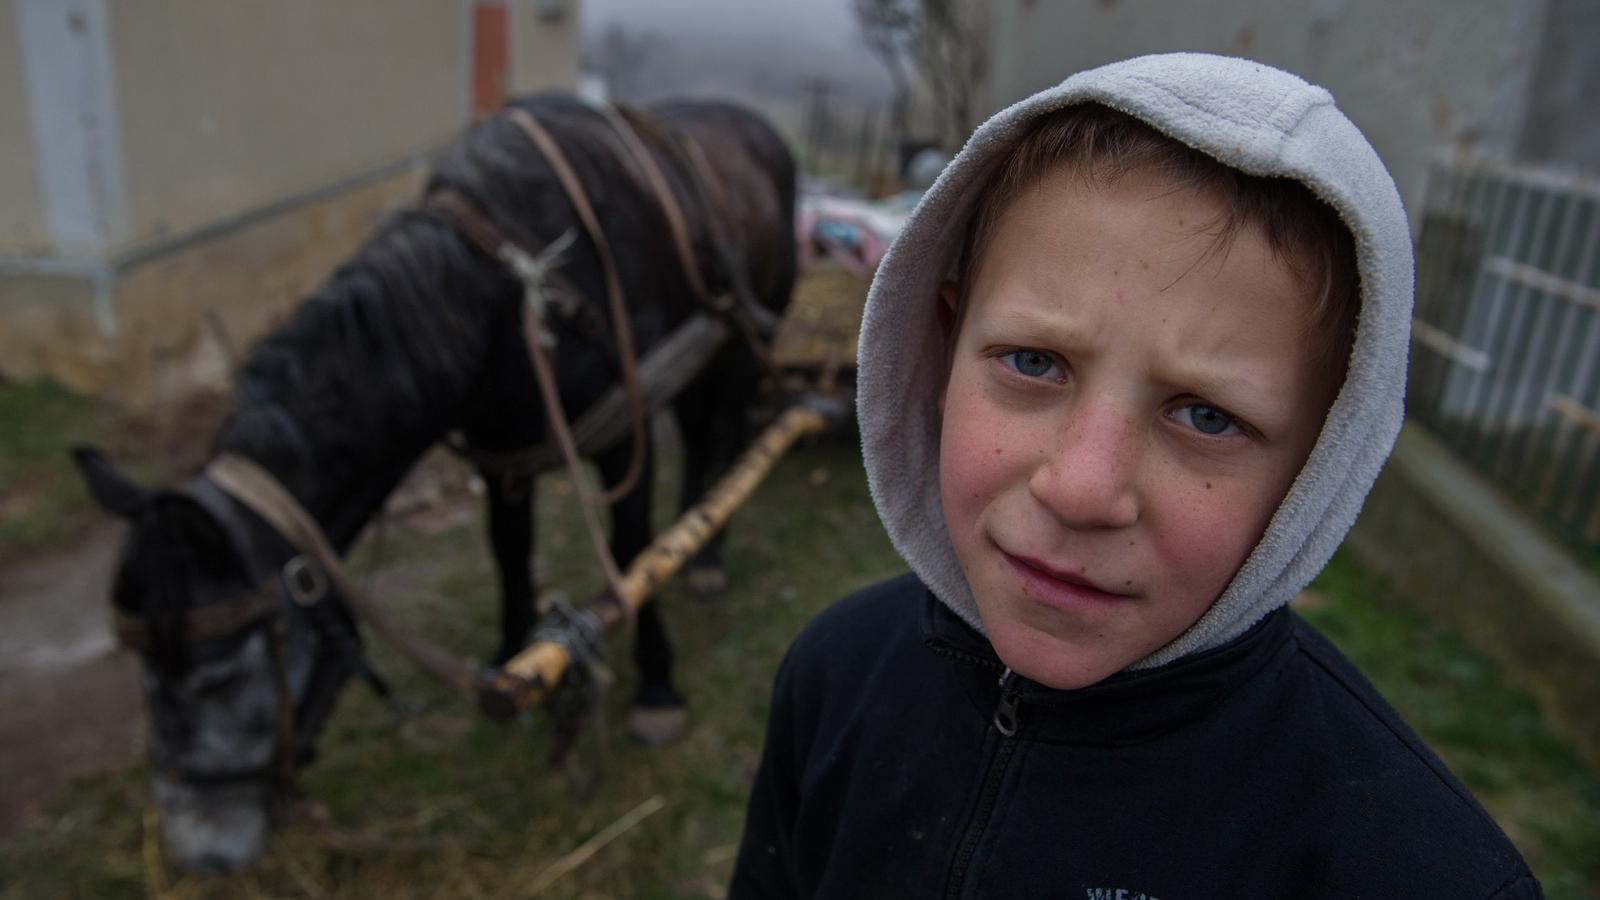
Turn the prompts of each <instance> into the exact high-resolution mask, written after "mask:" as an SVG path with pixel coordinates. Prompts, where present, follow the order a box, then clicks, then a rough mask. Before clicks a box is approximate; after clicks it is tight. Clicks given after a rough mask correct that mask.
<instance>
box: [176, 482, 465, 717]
mask: <svg viewBox="0 0 1600 900" xmlns="http://www.w3.org/2000/svg"><path fill="white" fill-rule="evenodd" d="M206 476H207V477H209V478H210V479H211V480H212V481H214V482H216V484H217V486H218V487H220V488H222V489H223V490H225V491H227V492H228V493H229V494H231V495H233V497H234V498H235V499H237V500H238V501H239V502H240V503H243V504H244V505H245V506H247V507H249V509H250V510H251V511H252V512H254V513H255V514H256V515H258V516H260V517H261V518H262V519H264V520H266V522H267V523H268V524H270V525H271V526H272V527H273V528H274V529H275V530H276V531H277V532H278V534H279V535H280V536H282V538H283V539H284V540H285V541H287V542H288V543H289V544H290V546H292V547H294V548H295V549H296V550H298V551H300V552H301V553H303V554H305V555H306V556H307V557H310V558H311V559H312V560H314V561H315V562H316V563H317V565H318V566H319V567H321V569H322V571H323V572H324V573H325V574H326V575H327V577H328V580H329V581H330V582H331V583H332V586H333V588H334V589H335V590H336V591H338V593H339V595H340V596H341V597H342V598H343V599H344V601H345V603H347V604H348V605H349V607H350V610H351V612H353V613H355V615H356V616H357V617H358V618H360V619H362V620H363V621H365V622H366V623H367V624H368V625H369V626H371V628H372V630H373V631H374V632H375V633H377V635H378V636H379V637H381V638H382V639H384V640H385V641H388V642H389V644H390V645H392V646H393V647H394V648H395V649H396V650H398V651H399V652H400V653H401V655H403V656H405V657H406V658H407V659H409V660H411V661H412V662H413V663H415V664H416V665H417V666H418V667H419V668H421V669H422V670H423V671H425V672H427V673H429V674H430V675H433V676H434V677H435V678H437V679H438V680H439V681H441V682H443V683H444V684H446V685H448V686H449V687H451V688H453V689H455V690H456V691H457V692H458V693H460V694H461V695H463V696H464V697H466V698H467V699H468V700H469V701H474V702H475V701H476V700H477V698H478V685H479V683H480V678H479V675H478V672H477V671H476V670H475V669H473V668H472V667H470V666H468V665H466V664H465V663H463V662H462V661H460V660H458V659H456V658H455V657H453V656H450V655H449V654H447V653H445V652H444V651H443V650H441V649H439V648H438V647H435V646H433V645H432V644H429V643H426V642H424V641H422V640H419V639H416V638H413V637H412V636H411V635H409V634H407V633H406V632H405V631H404V630H403V629H401V628H400V627H399V626H397V625H395V624H394V623H393V622H391V621H390V620H389V617H388V616H386V615H384V614H383V611H382V610H381V609H380V608H379V607H378V604H376V603H374V602H373V601H372V599H371V598H370V597H368V596H367V594H366V592H365V591H363V590H362V589H361V587H360V585H358V584H356V582H355V580H354V579H352V578H351V577H350V576H349V574H348V573H347V572H346V571H345V569H344V565H343V563H342V562H341V561H340V560H339V556H338V554H336V553H334V552H333V548H332V547H331V546H329V544H328V539H327V538H326V537H324V536H323V534H322V529H321V528H320V527H319V526H318V525H317V522H316V519H314V518H312V516H311V514H310V513H308V512H306V511H305V508H304V507H302V506H301V505H300V504H299V502H298V501H296V500H295V498H294V496H293V495H291V494H290V493H289V492H288V491H287V490H285V489H284V487H283V486H282V485H281V484H279V483H278V481H277V479H276V478H274V477H273V476H272V474H271V473H269V472H267V471H266V470H265V469H263V468H261V467H260V466H259V465H257V464H256V463H254V462H252V461H251V460H249V459H246V458H245V457H243V456H238V455H236V454H232V453H224V454H222V455H220V456H218V457H217V458H216V459H213V460H212V461H211V463H210V464H209V465H208V466H206Z"/></svg>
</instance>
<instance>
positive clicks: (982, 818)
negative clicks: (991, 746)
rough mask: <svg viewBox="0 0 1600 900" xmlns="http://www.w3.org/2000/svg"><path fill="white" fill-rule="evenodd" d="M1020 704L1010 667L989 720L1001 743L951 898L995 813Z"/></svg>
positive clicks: (948, 891)
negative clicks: (998, 700) (998, 734)
mask: <svg viewBox="0 0 1600 900" xmlns="http://www.w3.org/2000/svg"><path fill="white" fill-rule="evenodd" d="M1021 706H1022V696H1021V694H1020V693H1019V692H1018V691H1017V673H1015V672H1013V671H1011V669H1010V668H1009V667H1007V668H1006V670H1005V671H1004V672H1003V673H1001V675H1000V702H999V703H998V704H997V705H996V706H995V709H994V716H993V717H992V718H991V719H990V724H992V725H994V728H995V731H998V732H999V733H1000V746H999V747H997V748H996V749H995V753H994V756H993V757H992V758H991V760H990V762H989V771H988V773H987V774H986V775H985V776H984V781H983V791H982V793H980V794H979V796H978V811H977V813H976V814H975V815H974V816H973V819H972V824H971V825H970V826H968V827H967V835H966V837H965V838H964V839H963V840H962V842H961V849H960V851H959V852H957V854H956V859H955V862H954V863H953V864H952V865H951V867H950V882H949V884H948V885H947V886H946V888H945V892H944V895H945V897H947V898H949V900H958V898H960V896H961V889H962V887H963V886H964V884H965V882H966V880H967V867H968V866H969V865H971V863H972V856H973V854H974V853H976V852H977V851H978V841H979V839H981V838H982V837H983V833H984V831H986V830H987V829H988V827H989V819H990V818H992V817H993V816H994V808H995V806H996V801H997V800H998V799H999V796H1000V782H1001V780H1002V779H1003V778H1004V777H1005V774H1006V768H1007V767H1008V765H1009V764H1010V762H1011V754H1012V753H1014V752H1015V751H1016V749H1017V729H1018V727H1019V726H1020V725H1021V719H1020V716H1019V714H1020V708H1021Z"/></svg>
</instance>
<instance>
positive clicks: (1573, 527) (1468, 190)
mask: <svg viewBox="0 0 1600 900" xmlns="http://www.w3.org/2000/svg"><path fill="white" fill-rule="evenodd" d="M1428 184H1429V186H1428V197H1427V201H1426V205H1425V207H1424V210H1423V219H1422V229H1421V232H1420V238H1419V241H1418V247H1417V308H1416V318H1415V319H1414V320H1413V322H1412V355H1411V375H1410V386H1409V396H1408V400H1407V406H1408V409H1409V411H1410V414H1411V416H1412V417H1413V418H1414V419H1417V420H1420V421H1421V422H1422V423H1423V424H1424V425H1425V426H1426V427H1427V428H1428V429H1429V430H1430V431H1432V432H1433V433H1434V434H1436V435H1438V436H1439V437H1440V438H1442V439H1443V440H1444V441H1445V443H1446V444H1448V445H1449V446H1450V447H1451V448H1452V449H1453V450H1455V451H1456V453H1457V454H1458V455H1460V456H1461V457H1462V458H1464V459H1466V460H1467V461H1468V462H1469V463H1470V464H1472V465H1473V466H1474V467H1476V468H1477V469H1478V470H1479V471H1481V472H1482V473H1483V474H1485V475H1487V476H1488V477H1489V478H1490V479H1491V480H1493V481H1494V482H1495V483H1497V484H1499V485H1500V486H1501V488H1502V489H1504V490H1505V491H1506V492H1507V493H1508V494H1510V495H1511V496H1512V497H1513V498H1514V499H1515V500H1516V501H1518V502H1519V503H1521V504H1522V505H1523V506H1525V507H1526V508H1529V509H1531V510H1534V511H1536V512H1538V513H1540V514H1542V515H1544V516H1546V517H1548V518H1549V520H1550V521H1552V522H1554V523H1555V524H1556V525H1557V526H1558V527H1559V528H1561V529H1562V530H1563V531H1565V532H1567V533H1568V534H1569V535H1571V536H1573V537H1576V538H1578V539H1580V540H1582V541H1585V542H1587V543H1591V544H1600V412H1597V409H1600V264H1597V262H1596V257H1597V256H1600V181H1596V180H1595V179H1589V178H1583V177H1576V176H1569V175H1557V174H1552V173H1548V172H1542V171H1530V170H1524V169H1517V168H1512V167H1508V166H1505V165H1500V164H1491V163H1485V162H1471V163H1462V162H1440V163H1438V164H1436V165H1435V166H1434V168H1433V171H1432V173H1431V176H1430V178H1429V182H1428Z"/></svg>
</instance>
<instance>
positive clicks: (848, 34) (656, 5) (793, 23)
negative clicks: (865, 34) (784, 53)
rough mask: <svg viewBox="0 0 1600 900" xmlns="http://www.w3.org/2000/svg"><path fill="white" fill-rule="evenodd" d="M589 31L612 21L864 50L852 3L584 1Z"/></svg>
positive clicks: (674, 32) (664, 30)
mask: <svg viewBox="0 0 1600 900" xmlns="http://www.w3.org/2000/svg"><path fill="white" fill-rule="evenodd" d="M579 10H580V13H579V15H580V16H581V17H582V23H583V30H584V31H585V32H591V33H592V32H593V31H598V30H600V29H603V28H605V27H606V26H607V25H609V24H611V23H612V22H620V23H621V24H623V25H624V26H626V27H628V28H629V29H630V30H640V29H642V30H647V31H654V32H657V33H659V34H661V35H663V36H666V37H674V36H688V35H692V36H696V37H702V38H727V39H733V40H739V39H750V40H754V41H758V42H763V43H764V42H767V41H774V42H784V43H788V44H791V45H793V44H809V45H811V46H813V47H816V48H818V49H821V50H830V51H857V50H860V49H862V44H861V39H860V37H859V32H858V30H857V28H856V22H855V15H854V13H853V12H852V11H851V3H850V0H579Z"/></svg>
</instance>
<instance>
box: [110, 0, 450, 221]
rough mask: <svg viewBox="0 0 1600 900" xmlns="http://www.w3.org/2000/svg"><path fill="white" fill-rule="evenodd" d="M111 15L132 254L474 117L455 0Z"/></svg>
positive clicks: (245, 5)
mask: <svg viewBox="0 0 1600 900" xmlns="http://www.w3.org/2000/svg"><path fill="white" fill-rule="evenodd" d="M110 13H111V21H110V26H111V27H110V31H111V47H112V50H111V52H112V57H113V58H114V60H115V70H116V95H117V103H118V107H119V109H120V113H121V119H122V125H123V138H122V146H123V151H124V172H125V179H126V186H125V192H126V197H127V201H126V204H127V221H126V225H125V231H124V232H123V234H122V235H121V236H120V238H121V239H120V240H119V241H118V242H117V243H119V244H137V243H140V242H143V241H147V240H150V239H153V238H157V237H161V236H164V235H170V234H174V233H182V232H185V231H189V230H192V229H194V228H196V227H198V226H200V225H202V224H205V223H207V222H211V221H214V220H216V219H218V218H221V217H224V216H227V215H231V214H235V213H238V212H240V211H242V210H245V209H249V208H251V207H255V206H260V205H262V204H265V203H267V202H269V201H272V200H276V199H279V198H282V197H285V196H289V195H293V194H295V193H299V192H303V191H306V190H308V189H310V188H313V187H317V186H321V185H324V184H327V183H330V182H333V181H336V180H338V179H340V178H342V177H347V176H349V175H351V174H354V173H357V172H361V171H364V170H368V169H371V168H374V167H376V166H379V165H381V164H384V163H389V162H393V161H394V160H396V159H400V158H402V157H404V156H407V155H409V154H414V153H418V152H420V151H423V150H425V149H427V148H429V147H431V146H433V145H435V144H437V143H439V142H441V141H443V140H444V139H446V138H447V137H449V136H450V135H451V134H453V133H454V132H455V131H456V129H458V128H459V127H460V126H461V125H462V124H463V123H464V122H465V119H466V110H465V107H464V99H465V98H464V97H463V94H462V90H461V80H462V75H461V72H462V68H463V66H464V65H465V63H464V61H463V60H464V57H465V54H466V52H467V51H466V48H465V47H464V46H463V44H464V40H463V37H464V36H463V34H462V27H461V12H460V8H459V6H458V4H456V3H441V2H438V0H340V2H337V3H327V2H321V0H277V2H264V0H251V2H242V3H196V2H193V0H142V2H141V3H139V4H137V5H126V6H124V5H114V6H113V7H112V8H111V10H110Z"/></svg>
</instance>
